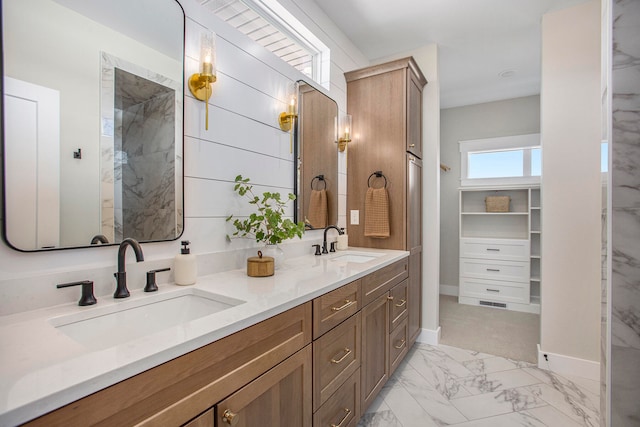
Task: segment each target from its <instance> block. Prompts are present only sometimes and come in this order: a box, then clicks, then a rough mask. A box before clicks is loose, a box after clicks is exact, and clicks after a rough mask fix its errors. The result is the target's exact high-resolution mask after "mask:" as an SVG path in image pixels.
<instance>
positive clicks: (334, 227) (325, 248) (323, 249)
mask: <svg viewBox="0 0 640 427" xmlns="http://www.w3.org/2000/svg"><path fill="white" fill-rule="evenodd" d="M332 228H333V229H334V230H337V231H338V234H344V233H343V232H342V230H340V229H339V228H338V226H337V225H328V226H327V227H325V229H324V239H323V240H322V253H323V254H328V253H329V252H328V251H327V231H329V230H330V229H332ZM333 252H335V250H334V251H333Z"/></svg>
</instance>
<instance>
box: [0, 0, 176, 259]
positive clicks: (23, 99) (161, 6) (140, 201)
mask: <svg viewBox="0 0 640 427" xmlns="http://www.w3.org/2000/svg"><path fill="white" fill-rule="evenodd" d="M2 17H3V22H2V32H3V33H2V36H3V55H4V57H3V64H4V76H3V77H4V81H3V113H4V117H3V120H4V135H3V149H4V164H3V172H4V193H3V196H4V199H3V207H4V238H5V240H6V241H7V243H8V244H9V245H10V246H12V247H13V248H15V249H18V250H21V251H38V250H48V249H62V248H73V247H86V246H91V245H92V242H93V243H96V244H103V243H104V242H105V241H106V242H108V243H109V244H118V243H120V241H122V239H123V238H125V237H133V238H135V239H136V240H138V241H140V242H149V241H161V240H172V239H176V238H178V237H179V236H180V235H181V234H182V230H183V196H182V192H183V178H182V177H183V159H182V149H183V142H182V138H183V83H182V82H183V57H184V54H183V49H184V13H183V11H182V8H181V6H180V4H179V3H178V2H177V1H176V0H136V1H135V2H131V1H129V0H5V1H3V2H2Z"/></svg>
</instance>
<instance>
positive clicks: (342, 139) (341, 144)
mask: <svg viewBox="0 0 640 427" xmlns="http://www.w3.org/2000/svg"><path fill="white" fill-rule="evenodd" d="M351 131H352V128H351V115H350V114H345V115H343V116H340V118H339V119H338V118H337V117H336V143H337V144H338V151H340V152H341V153H342V152H343V151H344V150H345V149H346V148H347V144H348V143H350V142H351Z"/></svg>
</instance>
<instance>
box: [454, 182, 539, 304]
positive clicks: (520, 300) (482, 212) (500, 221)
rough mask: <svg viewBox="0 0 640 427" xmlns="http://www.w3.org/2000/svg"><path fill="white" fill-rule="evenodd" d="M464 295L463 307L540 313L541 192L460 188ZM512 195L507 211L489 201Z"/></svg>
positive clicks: (461, 256)
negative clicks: (491, 208) (494, 207)
mask: <svg viewBox="0 0 640 427" xmlns="http://www.w3.org/2000/svg"><path fill="white" fill-rule="evenodd" d="M459 193H460V201H459V204H460V222H459V229H460V293H459V297H458V300H459V302H460V303H463V304H472V305H483V306H490V307H498V308H504V309H509V310H517V311H525V312H532V313H539V312H540V283H541V279H540V262H541V254H540V239H541V228H540V213H541V206H540V189H539V187H482V188H461V189H460V192H459ZM488 196H508V197H509V198H510V207H509V211H508V212H487V211H486V207H485V198H486V197H488Z"/></svg>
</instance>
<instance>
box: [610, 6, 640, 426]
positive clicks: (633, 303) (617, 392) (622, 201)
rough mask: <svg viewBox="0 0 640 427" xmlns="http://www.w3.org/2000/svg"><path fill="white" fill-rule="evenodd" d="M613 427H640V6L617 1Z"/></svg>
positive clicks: (613, 71) (612, 243) (612, 333)
mask: <svg viewBox="0 0 640 427" xmlns="http://www.w3.org/2000/svg"><path fill="white" fill-rule="evenodd" d="M612 17H613V33H612V36H613V64H612V65H613V66H612V68H613V70H612V116H613V117H612V129H613V135H612V152H613V156H612V157H613V158H612V161H613V167H612V212H611V215H612V219H611V220H612V238H611V240H612V241H611V245H612V281H611V296H610V301H611V361H610V362H611V408H610V412H611V425H612V426H639V425H640V405H639V404H638V402H639V401H640V369H638V367H639V366H640V85H639V84H638V82H640V1H638V0H615V1H614V2H613V10H612Z"/></svg>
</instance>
